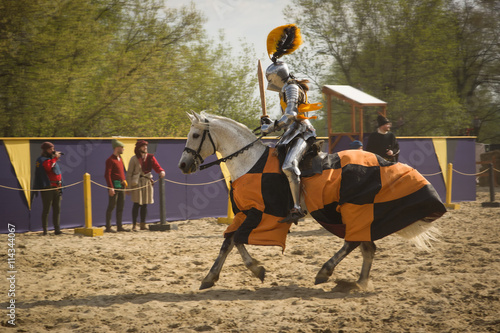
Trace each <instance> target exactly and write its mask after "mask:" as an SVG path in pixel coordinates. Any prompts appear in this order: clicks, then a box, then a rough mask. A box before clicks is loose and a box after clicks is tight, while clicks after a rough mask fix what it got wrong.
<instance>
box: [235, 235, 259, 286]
mask: <svg viewBox="0 0 500 333" xmlns="http://www.w3.org/2000/svg"><path fill="white" fill-rule="evenodd" d="M236 248H237V249H238V252H239V253H240V255H241V258H242V259H243V262H244V263H245V266H246V267H247V268H248V269H249V270H251V271H252V273H253V275H255V276H256V277H258V278H259V279H260V281H262V282H264V278H265V276H266V269H265V268H264V267H262V266H259V263H258V262H257V260H255V259H253V258H252V256H251V255H250V253H248V251H247V248H246V247H245V245H244V244H236Z"/></svg>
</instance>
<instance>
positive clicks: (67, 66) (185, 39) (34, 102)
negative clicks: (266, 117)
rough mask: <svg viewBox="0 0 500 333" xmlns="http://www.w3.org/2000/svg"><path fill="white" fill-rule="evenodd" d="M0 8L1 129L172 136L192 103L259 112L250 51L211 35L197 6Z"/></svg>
mask: <svg viewBox="0 0 500 333" xmlns="http://www.w3.org/2000/svg"><path fill="white" fill-rule="evenodd" d="M0 12H2V17H0V34H1V36H2V38H1V39H0V101H1V102H0V126H1V127H0V129H1V133H0V135H2V136H109V135H122V136H178V135H185V134H186V133H187V132H188V130H189V122H188V121H187V118H186V116H185V111H188V110H190V109H192V110H196V111H200V110H203V109H206V110H211V111H212V112H213V113H221V114H224V115H227V116H229V117H232V118H235V119H238V120H240V121H243V122H249V119H250V114H255V113H258V105H259V104H258V100H257V99H256V98H255V96H254V94H253V92H254V90H255V85H256V84H257V80H256V75H252V74H254V73H255V70H251V69H250V62H251V60H250V56H251V54H252V53H251V52H249V50H248V47H246V46H245V47H244V50H243V51H244V52H246V54H245V56H244V57H241V58H238V59H231V55H230V53H231V52H230V51H231V49H230V48H229V47H227V46H225V45H223V43H222V42H221V43H219V44H217V45H215V44H214V42H213V41H210V40H207V38H206V36H205V33H204V31H203V28H202V24H203V23H204V18H203V16H202V14H201V13H200V12H198V11H197V10H196V8H195V7H194V5H191V6H186V7H182V8H181V9H178V10H176V9H171V8H165V3H164V1H161V0H131V1H120V0H68V1H53V0H39V1H29V0H19V1H17V0H16V1H12V0H0ZM233 60H235V61H233ZM229 63H230V64H231V66H228V64H229Z"/></svg>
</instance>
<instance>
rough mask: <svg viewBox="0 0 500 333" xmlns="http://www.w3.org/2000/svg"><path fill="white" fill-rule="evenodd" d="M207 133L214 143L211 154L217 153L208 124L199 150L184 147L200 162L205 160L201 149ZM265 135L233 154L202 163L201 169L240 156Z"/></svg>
mask: <svg viewBox="0 0 500 333" xmlns="http://www.w3.org/2000/svg"><path fill="white" fill-rule="evenodd" d="M205 122H206V123H208V119H205ZM207 135H208V138H209V139H210V142H211V143H212V148H213V149H214V151H213V153H212V154H210V155H213V154H215V152H216V149H215V144H214V140H213V139H212V136H211V135H210V130H209V129H208V126H207V129H205V130H204V131H203V136H202V137H201V142H200V146H199V147H198V149H197V150H194V149H191V148H188V147H184V151H185V152H188V153H190V154H192V155H194V158H195V159H199V160H200V164H201V163H203V162H204V161H205V160H204V159H203V158H202V157H201V155H200V151H201V147H202V146H203V142H205V138H206V137H207ZM263 136H264V135H261V136H259V137H258V138H257V139H255V140H254V141H252V142H250V143H249V144H248V145H246V146H245V147H243V148H241V149H240V150H237V151H235V152H234V153H232V154H231V155H228V156H226V157H223V158H219V159H218V160H216V161H213V162H210V163H207V164H203V165H200V170H204V169H206V168H209V167H211V166H214V165H219V164H221V163H222V162H226V161H227V160H230V159H232V158H233V157H236V156H238V155H239V154H241V153H243V152H244V151H245V150H248V149H250V147H252V146H253V145H254V144H255V143H256V142H257V141H259V140H260V139H262V137H263Z"/></svg>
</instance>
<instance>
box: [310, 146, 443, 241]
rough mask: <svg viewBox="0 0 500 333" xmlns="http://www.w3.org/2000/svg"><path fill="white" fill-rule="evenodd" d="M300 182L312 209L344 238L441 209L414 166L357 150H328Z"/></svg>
mask: <svg viewBox="0 0 500 333" xmlns="http://www.w3.org/2000/svg"><path fill="white" fill-rule="evenodd" d="M302 185H303V189H304V195H305V199H306V204H307V208H308V210H309V212H310V213H311V215H312V216H313V217H314V218H315V219H316V220H317V221H318V222H319V223H320V224H321V225H322V226H323V227H325V229H327V230H329V231H330V232H332V233H334V234H335V235H337V236H339V237H341V238H345V240H347V241H374V240H377V239H380V238H383V237H385V236H387V235H390V234H392V233H394V232H396V231H399V230H401V229H403V228H405V227H406V226H408V225H410V224H412V223H413V222H416V221H418V220H420V219H427V220H429V221H432V220H434V219H436V218H438V217H441V216H442V215H443V214H444V213H445V212H446V208H445V207H444V205H443V204H442V202H441V200H440V199H439V196H438V194H437V193H436V191H435V189H434V187H433V186H432V185H431V184H430V183H429V182H428V181H427V180H426V179H425V178H424V177H423V176H422V175H421V174H420V173H419V172H418V171H417V170H415V169H413V168H411V167H410V166H408V165H406V164H402V163H393V162H387V161H386V160H384V159H383V158H381V157H380V156H378V155H375V154H372V153H368V152H365V151H360V150H345V151H342V152H339V153H337V154H331V155H328V156H327V157H326V158H325V159H324V160H323V173H322V174H317V175H314V176H312V177H307V178H303V179H302Z"/></svg>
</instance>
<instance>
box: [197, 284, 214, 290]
mask: <svg viewBox="0 0 500 333" xmlns="http://www.w3.org/2000/svg"><path fill="white" fill-rule="evenodd" d="M214 285H215V283H213V282H202V283H201V286H200V290H203V289H208V288H212V287H213V286H214Z"/></svg>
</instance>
